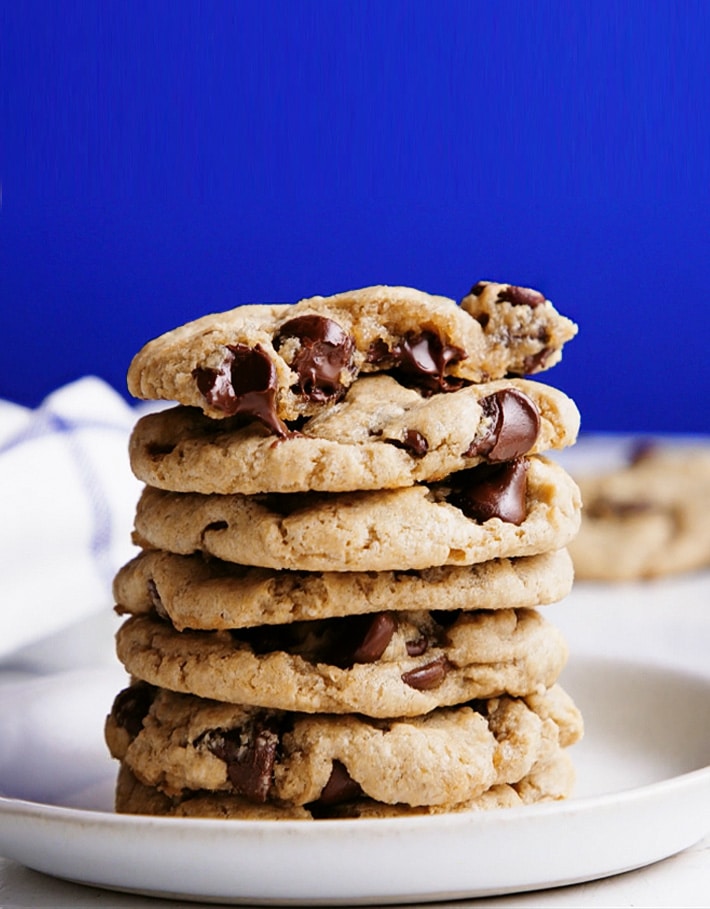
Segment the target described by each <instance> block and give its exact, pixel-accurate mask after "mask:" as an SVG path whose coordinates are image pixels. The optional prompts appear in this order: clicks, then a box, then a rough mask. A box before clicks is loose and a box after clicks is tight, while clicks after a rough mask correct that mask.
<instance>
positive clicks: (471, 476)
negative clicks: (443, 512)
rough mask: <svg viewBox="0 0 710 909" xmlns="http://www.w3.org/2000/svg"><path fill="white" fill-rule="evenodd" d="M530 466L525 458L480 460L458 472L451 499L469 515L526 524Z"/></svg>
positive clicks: (449, 496) (478, 518) (449, 499)
mask: <svg viewBox="0 0 710 909" xmlns="http://www.w3.org/2000/svg"><path fill="white" fill-rule="evenodd" d="M527 468H528V462H527V461H526V459H525V458H516V459H515V460H513V461H505V462H503V463H502V464H479V465H478V466H477V467H472V468H470V470H462V471H461V472H460V473H457V474H455V476H454V478H453V479H454V482H455V483H456V488H454V489H453V490H452V491H451V492H450V493H449V495H448V501H449V502H450V503H451V504H452V505H454V506H455V507H456V508H460V509H461V511H463V513H464V514H465V515H466V517H468V518H471V519H472V520H474V521H479V522H481V523H483V522H484V521H488V520H490V519H491V518H500V520H501V521H506V522H508V523H510V524H518V525H519V524H522V522H523V521H524V520H525V517H526V508H525V500H526V492H527Z"/></svg>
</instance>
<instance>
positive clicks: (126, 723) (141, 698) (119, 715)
mask: <svg viewBox="0 0 710 909" xmlns="http://www.w3.org/2000/svg"><path fill="white" fill-rule="evenodd" d="M155 693H156V689H155V688H154V687H153V686H152V685H149V684H148V683H147V682H136V683H135V684H134V685H131V686H130V687H129V688H124V690H123V691H121V692H120V694H118V695H117V696H116V699H115V700H114V702H113V709H112V714H113V718H114V720H115V722H116V725H117V726H119V727H120V728H121V729H125V730H126V732H127V733H128V734H129V735H130V736H131V738H135V737H136V736H137V735H138V733H139V732H140V731H141V729H142V728H143V720H144V719H145V718H146V717H147V716H148V712H149V711H150V707H151V704H152V703H153V699H154V697H155Z"/></svg>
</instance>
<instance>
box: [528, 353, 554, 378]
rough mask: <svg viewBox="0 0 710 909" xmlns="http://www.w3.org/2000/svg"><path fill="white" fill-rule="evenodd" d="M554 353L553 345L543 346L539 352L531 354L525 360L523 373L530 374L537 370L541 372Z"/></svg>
mask: <svg viewBox="0 0 710 909" xmlns="http://www.w3.org/2000/svg"><path fill="white" fill-rule="evenodd" d="M552 353H553V350H552V348H551V347H543V348H542V350H538V352H537V353H534V354H529V355H528V356H527V357H525V359H524V360H523V369H522V373H521V375H524V376H530V375H532V374H533V373H535V372H540V371H541V370H543V369H544V368H545V364H546V363H547V361H548V360H549V358H550V355H551V354H552Z"/></svg>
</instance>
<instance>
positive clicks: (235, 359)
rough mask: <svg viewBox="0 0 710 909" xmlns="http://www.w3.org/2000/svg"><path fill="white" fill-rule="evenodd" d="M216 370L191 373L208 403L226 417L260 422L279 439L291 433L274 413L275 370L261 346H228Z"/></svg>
mask: <svg viewBox="0 0 710 909" xmlns="http://www.w3.org/2000/svg"><path fill="white" fill-rule="evenodd" d="M226 351H227V352H226V354H225V357H224V360H223V362H222V365H221V366H220V367H219V368H218V369H213V368H211V367H202V366H201V367H198V368H196V369H194V370H193V371H192V375H193V377H194V378H195V380H196V382H197V387H198V389H199V390H200V393H201V394H202V396H203V397H204V398H205V400H206V401H207V403H208V404H209V405H210V406H211V407H213V408H214V409H215V410H219V411H220V412H221V413H223V414H224V415H225V416H227V417H233V416H237V415H238V414H239V415H243V416H246V417H248V418H249V419H252V420H257V421H258V422H260V423H262V424H263V425H264V426H265V427H266V428H267V429H268V430H269V431H270V432H273V433H274V434H275V435H277V436H279V437H280V438H287V437H288V436H289V435H291V433H290V432H289V430H288V428H287V427H286V425H285V423H283V421H282V420H281V419H280V418H279V417H278V415H277V413H276V406H275V403H276V388H277V381H276V369H275V367H274V364H273V363H272V362H271V358H270V357H269V355H268V354H267V353H266V351H265V350H264V349H263V348H262V346H261V345H260V344H257V345H256V347H248V346H247V345H245V344H235V345H233V346H227V348H226Z"/></svg>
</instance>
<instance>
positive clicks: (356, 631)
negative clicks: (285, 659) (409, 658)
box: [232, 612, 397, 669]
mask: <svg viewBox="0 0 710 909" xmlns="http://www.w3.org/2000/svg"><path fill="white" fill-rule="evenodd" d="M396 628H397V619H396V617H395V615H394V614H393V613H390V612H378V613H375V614H373V615H354V616H344V617H342V618H334V619H320V620H318V619H317V620H314V621H310V622H292V623H290V624H287V625H260V626H257V627H254V628H244V629H238V630H234V631H232V636H233V637H234V638H235V639H236V640H239V641H244V642H246V643H248V644H249V646H250V647H251V648H252V649H253V651H254V652H255V653H256V654H263V653H271V652H273V651H275V650H282V651H285V652H289V653H293V654H298V655H299V656H302V657H303V658H304V659H307V660H309V661H311V662H314V663H328V664H330V665H332V666H339V667H340V668H343V669H345V668H348V667H350V666H352V665H354V664H355V663H374V662H376V661H377V660H379V659H380V657H381V656H382V654H383V653H384V652H385V650H386V649H387V645H388V644H389V642H390V641H391V639H392V635H393V634H394V632H395V629H396Z"/></svg>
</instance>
